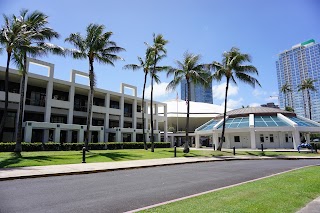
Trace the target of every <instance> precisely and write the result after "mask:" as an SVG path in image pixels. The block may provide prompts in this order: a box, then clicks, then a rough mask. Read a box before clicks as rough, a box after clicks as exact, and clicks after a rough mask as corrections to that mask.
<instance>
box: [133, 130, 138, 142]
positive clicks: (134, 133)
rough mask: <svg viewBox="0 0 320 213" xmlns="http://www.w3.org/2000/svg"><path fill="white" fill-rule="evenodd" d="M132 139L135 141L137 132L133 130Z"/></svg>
mask: <svg viewBox="0 0 320 213" xmlns="http://www.w3.org/2000/svg"><path fill="white" fill-rule="evenodd" d="M132 141H133V142H137V133H136V132H135V131H134V132H133V133H132Z"/></svg>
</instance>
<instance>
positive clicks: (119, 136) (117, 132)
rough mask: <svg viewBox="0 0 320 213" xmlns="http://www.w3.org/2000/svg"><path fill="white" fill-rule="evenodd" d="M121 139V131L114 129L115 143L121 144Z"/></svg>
mask: <svg viewBox="0 0 320 213" xmlns="http://www.w3.org/2000/svg"><path fill="white" fill-rule="evenodd" d="M122 141H123V140H122V138H121V131H120V128H117V129H116V142H122Z"/></svg>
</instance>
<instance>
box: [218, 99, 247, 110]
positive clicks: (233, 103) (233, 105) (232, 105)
mask: <svg viewBox="0 0 320 213" xmlns="http://www.w3.org/2000/svg"><path fill="white" fill-rule="evenodd" d="M242 104H243V98H239V99H237V100H234V99H228V103H227V108H228V109H230V110H232V109H237V108H240V107H241V106H242ZM221 106H224V102H222V103H221Z"/></svg>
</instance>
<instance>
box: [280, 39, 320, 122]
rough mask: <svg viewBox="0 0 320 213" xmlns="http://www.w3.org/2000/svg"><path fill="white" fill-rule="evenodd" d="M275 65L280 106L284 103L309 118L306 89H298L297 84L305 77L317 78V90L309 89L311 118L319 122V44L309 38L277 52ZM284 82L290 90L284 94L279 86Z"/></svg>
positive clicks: (282, 106)
mask: <svg viewBox="0 0 320 213" xmlns="http://www.w3.org/2000/svg"><path fill="white" fill-rule="evenodd" d="M276 67H277V77H278V89H279V103H280V108H282V109H284V108H285V106H284V105H285V103H286V105H287V106H290V107H292V108H293V109H294V111H295V113H297V114H298V115H300V116H304V117H307V118H309V107H308V106H309V103H308V98H307V91H298V86H299V85H300V84H301V83H302V81H303V80H305V79H307V78H311V79H314V80H317V81H316V82H315V88H316V89H317V91H316V92H314V91H311V92H310V96H311V105H312V120H315V121H318V122H320V81H319V78H320V44H317V43H315V41H314V40H313V39H311V40H309V41H306V42H303V43H301V44H297V45H295V46H293V47H292V48H291V49H290V50H286V51H284V52H282V53H280V54H279V59H278V60H277V61H276ZM286 83H287V84H289V85H290V87H291V89H292V92H291V93H288V94H286V95H285V94H283V93H282V92H281V87H282V86H283V85H284V84H286Z"/></svg>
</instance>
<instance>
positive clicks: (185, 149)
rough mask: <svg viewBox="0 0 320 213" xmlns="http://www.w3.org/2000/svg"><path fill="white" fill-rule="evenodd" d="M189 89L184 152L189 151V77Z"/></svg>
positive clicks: (188, 83) (188, 84)
mask: <svg viewBox="0 0 320 213" xmlns="http://www.w3.org/2000/svg"><path fill="white" fill-rule="evenodd" d="M187 87H188V88H187V89H188V99H187V122H186V142H185V143H184V149H183V152H184V153H189V114H190V105H189V103H190V98H191V95H190V82H189V79H187Z"/></svg>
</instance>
